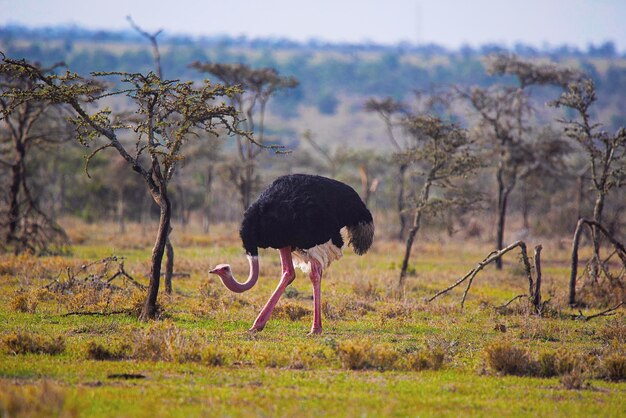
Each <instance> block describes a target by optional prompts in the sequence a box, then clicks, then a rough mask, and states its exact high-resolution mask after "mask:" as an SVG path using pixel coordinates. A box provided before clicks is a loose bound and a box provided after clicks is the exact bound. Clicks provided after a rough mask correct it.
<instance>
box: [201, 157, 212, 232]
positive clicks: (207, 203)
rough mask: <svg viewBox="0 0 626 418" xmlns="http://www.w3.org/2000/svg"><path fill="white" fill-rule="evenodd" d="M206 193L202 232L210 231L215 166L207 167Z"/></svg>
mask: <svg viewBox="0 0 626 418" xmlns="http://www.w3.org/2000/svg"><path fill="white" fill-rule="evenodd" d="M205 187H206V194H205V195H204V214H203V218H202V232H204V233H205V234H208V233H209V226H210V224H211V189H212V187H213V166H209V167H208V168H207V178H206V184H205Z"/></svg>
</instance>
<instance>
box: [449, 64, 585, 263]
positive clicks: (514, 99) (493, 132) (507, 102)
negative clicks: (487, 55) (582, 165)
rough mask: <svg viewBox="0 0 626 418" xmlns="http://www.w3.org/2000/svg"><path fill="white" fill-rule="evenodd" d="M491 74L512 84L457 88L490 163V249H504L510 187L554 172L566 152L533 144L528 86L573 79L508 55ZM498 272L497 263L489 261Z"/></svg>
mask: <svg viewBox="0 0 626 418" xmlns="http://www.w3.org/2000/svg"><path fill="white" fill-rule="evenodd" d="M488 72H489V73H491V74H507V75H513V76H515V77H516V78H517V80H518V83H519V84H518V86H507V85H496V86H492V87H488V88H482V87H473V88H471V89H461V88H457V93H458V94H459V96H460V97H461V98H462V99H464V100H465V101H466V103H468V104H469V105H470V108H471V109H472V111H473V112H474V113H475V115H477V116H478V123H477V125H476V128H477V129H476V136H477V137H478V138H479V140H480V142H481V143H482V144H483V146H484V148H485V150H487V153H488V154H489V156H488V157H486V159H487V160H489V161H493V165H494V166H495V177H496V185H497V209H496V216H497V222H496V225H497V230H496V249H497V250H498V251H499V250H502V249H503V248H504V232H505V227H506V214H507V208H508V202H509V196H510V194H511V192H512V191H513V189H514V188H515V186H516V185H517V184H519V183H520V182H521V181H523V180H524V179H526V178H527V177H529V176H531V175H533V174H534V173H536V172H540V171H544V172H545V171H546V170H548V171H550V170H552V172H554V167H556V166H558V165H559V164H558V160H559V159H560V158H562V157H563V156H564V154H565V153H566V152H568V150H569V148H568V147H567V146H566V144H565V143H564V142H563V141H562V140H560V139H559V138H555V137H545V136H544V138H543V139H549V140H550V141H551V142H550V143H548V144H546V143H539V142H537V141H536V139H537V138H538V133H539V129H537V127H536V125H532V124H531V123H530V115H531V111H532V106H531V104H530V93H529V92H528V88H529V87H530V86H532V85H547V84H552V85H557V86H562V85H564V84H566V83H567V82H568V81H569V80H571V79H572V78H573V77H575V75H576V73H574V72H572V71H570V70H561V69H558V68H556V67H554V66H553V65H535V64H532V63H529V62H526V61H523V60H519V59H518V58H517V57H515V56H512V55H498V56H496V57H495V58H494V59H493V60H492V61H491V62H490V64H489V65H488ZM495 264H496V268H497V269H498V270H500V269H502V259H501V258H498V259H497V260H496V262H495Z"/></svg>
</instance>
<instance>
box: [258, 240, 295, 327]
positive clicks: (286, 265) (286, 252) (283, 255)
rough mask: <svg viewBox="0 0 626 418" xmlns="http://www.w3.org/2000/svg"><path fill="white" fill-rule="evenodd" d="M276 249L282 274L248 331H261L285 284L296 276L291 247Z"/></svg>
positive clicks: (285, 286) (287, 284)
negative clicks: (278, 252) (278, 253)
mask: <svg viewBox="0 0 626 418" xmlns="http://www.w3.org/2000/svg"><path fill="white" fill-rule="evenodd" d="M278 251H280V264H281V266H282V270H283V275H282V277H281V278H280V282H279V283H278V286H277V287H276V290H274V293H272V296H271V297H270V298H269V300H268V301H267V303H266V304H265V306H264V307H263V309H262V310H261V312H260V313H259V316H257V318H256V320H255V321H254V324H253V325H252V328H250V332H257V331H261V330H262V329H263V328H264V327H265V323H266V322H267V321H268V319H270V316H271V315H272V311H273V310H274V307H275V306H276V304H277V303H278V299H280V297H281V296H282V294H283V292H284V291H285V289H286V288H287V286H289V284H290V283H291V282H293V279H295V278H296V272H295V271H294V269H293V261H292V260H291V247H284V248H281V249H280V250H278Z"/></svg>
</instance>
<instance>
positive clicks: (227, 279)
mask: <svg viewBox="0 0 626 418" xmlns="http://www.w3.org/2000/svg"><path fill="white" fill-rule="evenodd" d="M248 263H249V264H250V274H249V275H248V280H246V281H245V282H244V283H239V282H238V281H237V280H235V277H234V276H233V272H232V270H231V268H230V265H229V264H218V265H217V266H215V268H214V269H212V270H209V273H212V274H216V275H218V276H219V278H220V280H221V281H222V283H224V286H226V287H227V288H228V289H229V290H231V291H233V292H236V293H242V292H245V291H246V290H249V289H251V288H252V287H253V286H254V285H255V284H256V282H257V280H258V278H259V257H257V256H251V255H248Z"/></svg>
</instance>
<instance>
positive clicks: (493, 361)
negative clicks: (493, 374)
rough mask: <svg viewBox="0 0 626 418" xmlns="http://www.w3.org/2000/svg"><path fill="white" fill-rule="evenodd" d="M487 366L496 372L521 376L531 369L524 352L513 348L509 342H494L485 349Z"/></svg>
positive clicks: (529, 361)
mask: <svg viewBox="0 0 626 418" xmlns="http://www.w3.org/2000/svg"><path fill="white" fill-rule="evenodd" d="M485 354H486V357H487V364H489V366H490V367H491V368H492V369H494V370H495V371H497V372H500V373H503V374H512V375H517V376H522V375H525V374H528V373H529V372H530V371H531V369H532V364H531V360H530V358H529V356H528V353H527V352H526V350H523V349H521V348H518V347H513V346H512V345H511V343H510V342H508V341H507V342H496V343H494V344H491V345H490V346H488V347H487V348H486V349H485Z"/></svg>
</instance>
